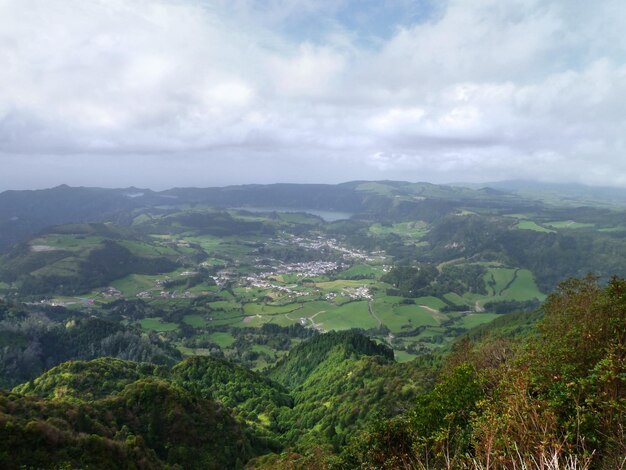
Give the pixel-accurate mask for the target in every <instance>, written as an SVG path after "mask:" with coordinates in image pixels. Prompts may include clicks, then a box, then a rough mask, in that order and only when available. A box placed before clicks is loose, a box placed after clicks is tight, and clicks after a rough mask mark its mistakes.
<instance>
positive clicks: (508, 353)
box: [0, 181, 626, 469]
mask: <svg viewBox="0 0 626 470" xmlns="http://www.w3.org/2000/svg"><path fill="white" fill-rule="evenodd" d="M504 186H506V188H502V187H497V188H493V187H480V188H467V187H462V186H445V185H433V184H429V183H410V182H401V181H354V182H349V183H343V184H339V185H296V184H276V185H245V186H229V187H224V188H174V189H170V190H166V191H151V190H147V189H146V190H144V189H138V188H125V189H102V188H84V187H79V188H72V187H68V186H60V187H57V188H52V189H48V190H39V191H10V192H5V193H2V194H0V214H1V216H2V220H1V221H0V226H1V228H2V231H0V234H1V235H2V239H1V241H2V253H1V254H0V383H1V384H2V386H3V387H5V388H7V389H11V391H10V392H9V391H4V392H2V393H0V423H3V427H2V428H0V429H2V430H3V431H0V432H2V433H3V436H2V437H3V439H2V441H1V442H2V444H1V445H0V463H2V465H3V466H6V467H7V468H19V466H20V465H26V466H34V467H42V466H43V467H46V466H51V467H64V468H75V467H77V466H80V465H84V464H85V462H87V463H89V464H90V465H92V466H94V467H95V468H100V466H102V467H103V468H104V467H111V466H133V465H135V466H139V467H143V468H166V467H167V466H173V465H179V466H181V467H182V468H242V467H243V466H244V465H247V466H248V468H261V469H262V468H292V466H293V465H297V466H298V467H299V468H303V469H308V468H311V469H313V468H320V467H321V468H324V469H326V468H327V469H337V468H338V469H352V468H363V467H365V468H369V467H368V466H375V467H377V468H390V469H391V468H394V469H395V468H398V465H400V464H399V463H398V462H403V463H402V465H405V466H407V467H408V468H419V466H420V465H422V464H423V463H424V462H425V461H429V462H437V465H438V466H439V465H444V464H445V462H446V459H452V460H453V461H454V462H455V464H454V465H456V466H458V467H459V468H464V467H465V468H472V462H475V461H480V462H486V461H487V460H489V459H491V458H495V456H497V458H498V459H500V461H501V462H504V464H503V465H505V466H512V465H513V464H514V462H515V465H518V464H521V463H523V462H525V464H530V462H533V461H538V460H537V459H540V460H541V459H544V460H546V459H550V458H553V459H554V458H556V459H557V460H559V461H565V460H566V459H576V462H579V463H581V465H583V464H584V465H586V464H585V462H592V464H593V465H595V466H597V468H607V469H608V468H614V466H615V465H616V464H617V463H618V462H619V459H620V458H621V455H622V453H624V452H623V449H624V443H623V441H622V440H620V439H619V437H617V438H614V437H612V436H616V435H617V434H616V430H618V429H619V426H620V425H621V423H622V422H623V418H624V416H625V410H624V407H623V396H622V395H623V390H624V388H623V370H624V369H625V368H624V364H623V347H624V346H623V341H622V339H623V331H622V329H623V324H624V322H623V321H622V320H623V318H624V315H625V312H626V308H624V306H623V305H622V303H623V302H622V300H620V299H622V296H621V294H620V292H622V290H623V288H624V281H622V280H620V279H617V278H615V279H612V280H611V276H612V275H621V276H626V225H625V224H624V220H626V219H625V215H626V210H625V209H623V208H621V207H620V206H619V205H617V204H614V205H607V204H603V203H601V202H600V201H599V200H594V202H593V203H590V200H589V198H588V194H587V193H583V192H581V193H580V197H581V199H580V203H573V201H574V199H572V193H566V194H563V195H561V193H556V194H557V196H556V197H554V196H553V195H552V194H548V189H550V190H552V188H547V189H546V191H545V192H539V193H528V194H524V195H521V194H518V193H517V191H518V189H517V188H519V187H521V184H518V185H515V184H510V185H509V186H511V187H509V186H507V185H504ZM575 189H576V188H575ZM574 196H576V195H574ZM576 197H578V196H576ZM589 272H592V273H594V274H595V275H597V276H598V277H597V278H594V277H588V278H586V279H583V280H578V281H573V280H570V281H567V283H566V284H560V283H561V282H563V281H565V280H566V279H567V278H568V277H571V276H576V277H579V278H583V277H584V276H585V275H586V274H587V273H589ZM544 302H545V303H544ZM542 305H543V306H542ZM581 306H582V307H581ZM581 308H582V310H581ZM580 335H582V337H584V338H587V339H588V338H589V337H592V338H595V339H594V340H593V341H592V343H590V344H589V346H587V347H586V348H585V350H584V353H580V354H579V353H578V350H579V348H580V344H582V343H581V341H582V340H581V336H580ZM583 342H584V343H585V344H587V342H586V340H585V341H583ZM520 364H521V365H520ZM555 377H556V378H555ZM512 381H513V382H514V383H515V384H516V388H515V389H513V390H512V389H511V388H510V384H511V383H513V382H512ZM572 384H574V385H572ZM573 387H574V388H573ZM574 390H575V391H574ZM598 390H603V391H602V392H601V393H599V392H598ZM520 391H522V392H523V393H522V394H521V395H520V394H519V392H520ZM574 393H575V394H576V397H578V398H576V397H574V395H572V394H574ZM580 397H583V398H582V400H586V401H585V403H586V404H585V406H584V408H583V409H581V408H575V407H574V403H575V402H576V401H575V399H576V400H580V399H581V398H580ZM598 397H601V399H598ZM529 400H530V401H529ZM509 407H510V408H509ZM519 409H523V410H525V411H524V412H523V413H517V411H515V412H514V411H511V410H519ZM581 416H582V417H583V418H580V417H581ZM526 418H528V419H526ZM577 419H584V420H585V424H584V425H580V426H579V427H578V428H576V429H578V431H576V432H574V433H573V432H572V431H571V430H572V429H574V428H573V426H574V425H575V423H576V420H577ZM537 422H545V423H548V425H549V426H548V427H547V428H545V427H544V428H541V429H536V428H533V426H535V425H534V424H533V423H537ZM520 429H524V431H520ZM493 430H497V432H498V436H499V437H498V438H497V439H496V438H495V437H494V435H493V434H490V433H492V432H493ZM539 442H541V443H542V445H543V446H544V447H541V446H539V445H538V444H537V443H539ZM581 442H584V443H585V444H584V445H582V444H580V443H581ZM546 443H547V444H546ZM564 443H565V444H564ZM589 443H593V447H589V445H591V444H589ZM489 446H491V447H489ZM546 446H547V447H546ZM559 446H560V447H559ZM443 448H448V449H454V450H453V451H450V453H447V454H446V453H442V450H441V449H443ZM488 448H489V449H491V450H486V449H488ZM590 448H592V449H593V453H589V452H588V449H590ZM33 449H34V451H32V450H33ZM514 449H518V451H514ZM538 449H542V450H538ZM9 456H10V457H9ZM624 456H625V457H626V453H624ZM425 459H426V460H425ZM616 459H617V460H616ZM583 468H585V467H583Z"/></svg>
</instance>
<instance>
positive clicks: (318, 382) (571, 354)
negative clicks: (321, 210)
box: [0, 277, 626, 470]
mask: <svg viewBox="0 0 626 470" xmlns="http://www.w3.org/2000/svg"><path fill="white" fill-rule="evenodd" d="M13 308H14V307H13ZM625 320H626V281H624V280H622V279H618V278H614V279H613V280H612V281H611V282H610V283H609V284H608V286H601V285H599V284H598V283H597V281H596V280H595V279H594V278H592V277H588V278H586V279H582V280H570V281H568V282H566V283H563V284H561V286H560V287H559V289H558V290H557V291H556V292H555V293H554V294H552V295H550V297H549V298H548V300H547V301H546V303H545V304H544V306H543V307H542V310H541V311H540V312H537V313H535V312H533V313H526V314H517V315H508V316H503V317H501V319H499V320H498V321H496V322H494V323H493V324H492V325H488V326H482V327H480V328H479V329H477V330H474V331H470V332H469V334H467V335H465V336H464V337H462V338H461V339H459V340H458V341H457V342H456V343H455V344H454V345H453V346H452V347H451V348H450V351H449V352H445V353H443V355H430V356H422V357H421V358H420V359H417V360H414V361H412V362H409V363H404V364H398V363H396V362H395V361H394V360H393V359H392V356H391V354H390V350H389V349H388V348H387V347H386V346H384V345H380V344H377V343H376V342H374V341H372V340H370V339H368V338H367V337H365V336H363V335H361V334H359V333H357V332H354V331H346V332H341V333H332V334H325V335H318V336H315V337H313V338H311V339H308V340H305V341H303V342H302V343H301V344H300V345H299V346H297V347H296V348H294V349H293V350H292V351H291V352H289V353H288V354H287V355H286V356H285V358H284V359H282V360H281V361H279V363H278V364H277V365H276V366H275V367H273V368H270V369H268V370H266V371H264V372H253V371H250V370H248V369H246V368H244V367H241V366H239V365H235V364H232V363H230V362H228V361H225V360H223V359H220V358H215V357H193V358H187V359H185V360H183V361H181V362H179V363H178V364H176V365H175V366H173V367H171V366H169V365H153V364H148V363H137V362H133V361H127V360H121V359H113V358H100V359H96V360H93V361H71V362H67V363H64V364H60V365H58V366H57V367H54V368H53V369H51V370H49V371H47V372H45V373H44V374H42V375H41V376H40V377H37V378H32V379H31V380H28V381H25V382H24V383H23V384H21V385H19V386H17V387H15V388H14V389H13V391H11V392H9V391H4V392H1V393H0V424H1V427H0V430H1V431H0V432H1V433H2V439H0V465H1V466H2V468H9V469H12V468H23V467H27V468H31V467H35V468H79V467H85V466H89V467H90V468H117V467H127V468H130V467H136V468H172V467H175V466H177V465H178V466H180V467H182V468H191V469H193V468H243V466H244V465H246V468H264V469H269V468H271V469H281V468H282V469H291V468H301V469H303V470H307V469H311V470H312V469H329V470H331V469H352V468H381V469H396V468H423V466H425V465H431V466H432V468H445V467H446V465H447V466H449V467H450V468H476V467H478V468H483V467H486V466H488V465H491V464H492V463H493V462H494V461H495V462H498V465H501V466H502V468H514V467H515V466H517V467H520V466H521V467H524V466H526V467H527V468H534V467H533V465H536V464H541V465H546V466H547V465H549V462H553V463H555V465H558V468H561V467H562V466H565V465H573V467H571V468H585V469H586V468H589V469H593V468H597V469H614V468H620V465H622V464H623V462H624V461H625V460H624V459H626V442H625V441H624V438H623V434H622V433H621V431H620V430H621V428H622V427H623V424H624V422H625V420H626V395H625V393H626V392H625V390H626V321H625ZM537 321H538V322H539V323H537ZM280 382H282V384H281V383H280ZM488 462H491V463H488ZM546 468H550V467H546ZM565 468H570V467H565Z"/></svg>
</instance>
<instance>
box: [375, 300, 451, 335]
mask: <svg viewBox="0 0 626 470" xmlns="http://www.w3.org/2000/svg"><path fill="white" fill-rule="evenodd" d="M372 308H373V310H374V313H375V314H376V316H377V317H378V318H380V320H381V321H382V323H383V324H384V325H385V326H386V327H387V328H389V330H390V331H391V332H392V333H399V332H402V331H407V330H414V329H415V328H418V327H420V326H437V325H439V321H438V320H437V319H436V318H435V314H434V313H433V312H431V311H429V310H428V309H426V308H424V307H420V306H419V305H398V304H391V303H388V302H385V301H381V300H375V301H374V302H373V303H372Z"/></svg>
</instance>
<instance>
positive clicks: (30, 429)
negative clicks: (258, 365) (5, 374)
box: [0, 378, 257, 469]
mask: <svg viewBox="0 0 626 470" xmlns="http://www.w3.org/2000/svg"><path fill="white" fill-rule="evenodd" d="M0 426H1V427H2V429H3V432H2V437H3V439H1V440H0V465H2V467H3V468H21V467H28V468H32V467H35V468H50V467H52V466H55V465H56V466H61V465H69V466H70V467H72V468H84V467H86V466H88V467H89V468H137V467H140V468H165V467H166V466H173V465H179V466H181V467H183V468H198V469H205V468H206V469H222V468H235V467H236V466H237V463H238V462H243V461H245V460H247V459H248V458H250V457H251V456H253V455H254V453H255V452H257V451H255V450H254V447H253V444H252V442H251V441H250V439H249V438H248V437H247V436H246V434H245V432H244V430H243V429H242V427H241V425H240V424H238V423H237V421H236V420H235V419H234V418H233V417H232V416H230V415H229V413H228V412H227V411H226V410H224V409H223V408H222V407H221V406H220V405H218V404H216V403H215V402H213V401H210V400H205V399H202V398H199V397H197V396H195V395H192V394H191V393H189V392H187V391H185V390H183V389H181V388H179V387H176V386H174V385H172V384H170V383H168V382H165V381H162V380H158V379H153V378H150V379H141V380H138V381H136V382H133V383H130V384H129V385H127V386H126V387H125V388H124V389H123V390H121V391H120V392H119V393H118V394H117V395H113V396H108V397H104V398H101V399H96V400H93V401H89V402H84V401H81V400H73V401H67V400H61V401H59V400H45V399H35V398H28V397H23V396H19V395H15V394H7V393H5V392H0Z"/></svg>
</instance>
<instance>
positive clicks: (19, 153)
mask: <svg viewBox="0 0 626 470" xmlns="http://www.w3.org/2000/svg"><path fill="white" fill-rule="evenodd" d="M624 24H626V4H624V2H622V1H621V0H599V1H598V2H596V3H594V4H590V3H588V2H578V1H569V0H542V1H540V0H511V1H507V2H502V1H499V0H449V1H448V2H443V1H441V2H437V1H425V0H422V1H409V0H403V1H397V2H369V1H368V2H356V1H352V0H337V1H331V0H325V1H322V2H315V1H311V0H272V1H269V2H260V1H253V0H233V1H228V2H227V1H225V0H213V1H209V0H126V1H121V0H106V1H105V0H93V1H90V2H84V1H81V0H47V1H45V0H0V63H2V64H3V66H2V67H0V162H2V163H3V164H4V166H5V167H7V166H8V165H9V164H10V166H11V170H10V171H8V172H5V174H4V175H2V176H0V189H3V188H8V187H29V186H33V185H35V186H41V185H44V186H49V185H52V184H58V183H61V182H66V181H68V182H69V181H73V182H75V183H77V184H80V181H84V184H99V185H105V186H116V185H119V184H120V179H119V174H120V172H121V171H126V172H127V173H128V171H130V169H132V172H133V173H135V174H134V175H128V176H127V177H125V181H126V180H128V181H129V182H130V180H132V178H133V177H134V178H135V179H136V183H135V184H137V185H145V186H155V187H156V186H159V187H166V186H170V185H173V184H177V185H184V184H185V181H188V182H189V184H192V183H193V184H198V183H199V182H198V176H197V175H198V174H199V173H202V172H205V173H207V174H209V173H210V175H211V184H220V183H221V182H228V183H236V182H255V181H256V182H269V181H281V180H285V181H324V180H332V181H342V180H351V179H357V178H368V179H377V178H396V177H397V178H402V179H412V180H418V179H430V180H433V181H455V180H456V181H458V180H473V181H480V180H490V179H499V178H519V177H522V176H523V177H527V178H535V179H545V180H574V181H581V182H587V183H594V184H617V185H624V184H626V163H625V162H626V159H624V152H625V150H626V148H625V147H626V144H625V142H624V138H623V136H624V135H626V114H625V113H624V111H625V110H626V80H625V78H626V76H625V75H626V37H625V36H624V35H623V34H622V30H623V25H624ZM226 160H228V162H229V163H227V162H226ZM33 162H37V163H36V164H33ZM105 168H109V169H112V170H111V171H108V170H107V171H104V170H103V169H105ZM148 168H150V169H149V170H148ZM159 168H162V169H163V171H159ZM172 169H174V170H176V171H175V172H176V176H175V177H174V176H173V173H172V171H170V170H172ZM116 175H118V177H117V178H116ZM185 178H187V179H185ZM174 180H176V181H175V182H174ZM169 181H171V183H169Z"/></svg>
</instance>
